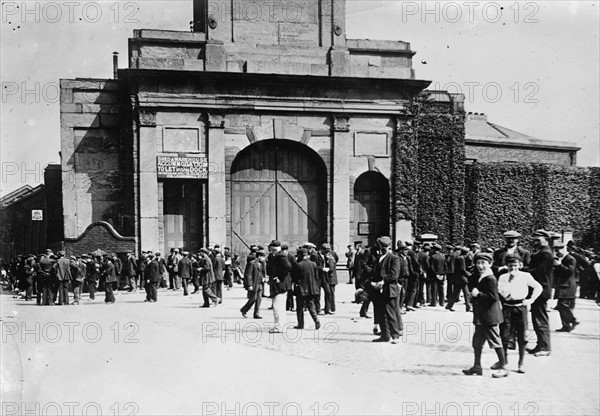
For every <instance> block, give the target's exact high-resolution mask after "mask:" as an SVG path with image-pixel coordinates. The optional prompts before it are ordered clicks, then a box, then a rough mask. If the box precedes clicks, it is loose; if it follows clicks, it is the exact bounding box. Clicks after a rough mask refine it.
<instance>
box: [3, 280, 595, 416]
mask: <svg viewBox="0 0 600 416" xmlns="http://www.w3.org/2000/svg"><path fill="white" fill-rule="evenodd" d="M337 290H338V295H337V298H338V308H337V309H338V310H337V314H336V315H334V316H325V317H321V319H322V325H323V326H322V328H321V330H320V331H318V332H316V331H314V330H313V329H312V324H307V327H308V329H305V330H304V331H297V330H295V329H293V328H292V326H293V324H295V322H296V318H295V314H294V313H291V312H288V323H289V324H291V325H289V329H288V331H287V332H286V333H284V334H269V332H268V329H269V325H270V323H272V314H271V311H269V310H267V307H268V306H269V305H270V301H269V300H268V299H265V300H264V302H263V308H262V309H263V311H262V315H263V317H264V318H265V319H263V320H262V321H260V320H252V319H243V318H242V316H241V315H240V313H239V308H240V307H241V306H242V305H243V302H244V298H245V292H244V291H243V290H242V289H241V288H240V287H235V288H234V289H232V290H231V291H228V292H226V294H225V300H224V302H223V304H222V305H219V306H218V307H217V308H210V309H200V308H199V307H198V306H199V305H200V304H201V301H202V299H201V295H192V296H188V297H183V295H182V292H181V291H179V292H172V291H165V290H164V289H163V290H161V291H160V292H159V301H158V302H157V303H155V304H145V303H144V302H143V300H144V295H143V294H142V293H141V292H138V293H124V292H119V293H118V294H117V302H116V303H115V304H114V305H105V304H104V303H103V296H100V297H98V298H97V299H96V301H95V302H90V301H88V300H87V295H86V296H85V298H84V299H85V300H84V301H83V302H82V304H81V305H80V306H79V307H75V306H69V307H65V306H55V307H37V306H36V305H35V302H25V301H22V300H17V299H13V298H12V297H11V296H10V295H8V294H5V295H4V296H2V351H3V353H2V395H3V396H2V399H3V403H2V414H5V415H16V414H25V413H26V412H32V413H27V414H86V412H87V413H88V414H95V412H101V413H102V414H141V415H148V414H201V413H202V414H209V415H210V414H212V415H221V414H264V415H267V414H273V415H275V414H305V415H315V414H319V415H328V414H331V415H333V414H340V415H350V414H374V413H381V414H405V415H421V414H423V415H424V414H482V413H483V414H505V415H518V414H523V415H534V414H538V415H549V414H555V415H565V414H573V415H582V414H598V408H599V403H600V402H599V391H600V386H599V378H600V369H599V357H600V351H599V319H598V318H599V315H598V313H599V308H598V306H597V305H596V304H595V303H594V302H592V301H583V300H578V304H577V307H576V316H577V317H578V319H579V320H580V321H581V325H580V326H579V327H578V328H577V330H576V331H575V332H573V333H570V334H556V333H553V335H552V348H553V351H552V355H551V356H550V357H543V358H542V357H540V358H535V357H532V356H528V357H526V361H525V364H526V368H527V373H526V374H517V373H516V372H515V371H511V372H510V376H509V377H508V378H506V379H502V380H496V379H493V378H492V377H491V370H487V371H484V375H483V377H476V376H475V377H466V376H464V375H463V374H462V373H461V370H462V369H463V368H466V367H468V366H470V365H471V364H472V349H471V346H470V337H471V331H472V325H471V314H469V313H466V312H464V310H460V307H461V306H462V305H460V304H459V305H457V308H456V309H457V311H456V312H454V313H452V312H449V311H446V310H444V309H443V308H441V307H437V308H431V307H429V308H424V309H421V310H419V311H417V312H409V313H408V314H407V315H404V327H405V328H404V336H403V338H402V342H400V343H399V344H397V345H392V344H373V343H372V342H371V339H372V338H373V335H372V322H371V320H368V319H364V318H363V319H359V318H357V316H358V307H357V305H354V304H352V303H350V300H351V299H352V295H353V286H351V285H346V284H342V285H339V286H338V287H337ZM550 316H551V324H552V328H553V329H556V328H558V327H559V322H560V321H559V317H558V313H557V312H555V311H552V312H551V314H550ZM306 318H307V319H308V321H307V322H310V318H309V316H308V313H306ZM532 337H533V339H534V338H535V335H534V334H533V333H532ZM516 360H517V356H516V352H514V351H511V352H510V354H509V366H508V367H509V369H510V370H515V369H516ZM494 362H495V355H494V353H493V352H492V351H491V350H488V349H486V350H484V356H483V364H484V366H486V367H489V366H490V365H492V364H493V363H494ZM69 411H70V412H71V413H69Z"/></svg>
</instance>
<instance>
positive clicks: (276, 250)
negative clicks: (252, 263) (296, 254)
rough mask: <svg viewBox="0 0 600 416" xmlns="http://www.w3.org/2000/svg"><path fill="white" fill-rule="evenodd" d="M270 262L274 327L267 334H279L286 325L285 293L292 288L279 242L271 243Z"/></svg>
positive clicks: (288, 265)
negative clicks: (271, 255)
mask: <svg viewBox="0 0 600 416" xmlns="http://www.w3.org/2000/svg"><path fill="white" fill-rule="evenodd" d="M271 250H272V254H273V257H272V260H271V262H270V263H271V264H270V265H269V269H270V272H271V275H270V276H269V278H270V284H271V298H272V299H273V318H274V319H275V325H274V326H273V328H271V330H270V331H269V332H271V333H281V332H283V328H284V327H285V324H286V314H285V313H286V311H285V303H286V300H287V292H288V290H290V289H291V288H292V276H291V275H290V272H291V270H292V265H291V263H290V261H289V259H288V257H287V256H286V255H285V254H283V253H282V252H281V242H280V241H276V240H274V241H272V242H271Z"/></svg>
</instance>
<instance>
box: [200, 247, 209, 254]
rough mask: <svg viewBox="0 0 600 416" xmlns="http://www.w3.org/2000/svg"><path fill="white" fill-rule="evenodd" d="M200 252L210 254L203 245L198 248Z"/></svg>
mask: <svg viewBox="0 0 600 416" xmlns="http://www.w3.org/2000/svg"><path fill="white" fill-rule="evenodd" d="M200 252H202V253H205V254H210V251H209V250H208V249H207V248H205V247H202V248H201V249H200Z"/></svg>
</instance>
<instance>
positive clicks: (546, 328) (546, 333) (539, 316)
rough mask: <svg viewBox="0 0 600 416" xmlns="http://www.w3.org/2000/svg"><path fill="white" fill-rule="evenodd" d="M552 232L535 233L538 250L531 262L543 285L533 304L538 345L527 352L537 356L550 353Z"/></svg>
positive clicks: (532, 268)
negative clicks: (549, 312) (549, 303)
mask: <svg viewBox="0 0 600 416" xmlns="http://www.w3.org/2000/svg"><path fill="white" fill-rule="evenodd" d="M549 242H550V233H549V232H548V231H546V230H537V231H535V232H534V233H533V246H534V248H535V249H536V250H537V251H536V252H535V253H534V254H533V255H532V256H531V260H530V262H529V273H531V275H532V276H533V278H534V279H535V280H536V281H537V282H538V283H539V284H541V285H542V294H541V295H540V296H539V297H538V298H537V299H536V300H535V302H533V303H532V304H531V320H532V323H533V330H534V331H535V334H536V336H537V345H536V346H535V347H534V348H531V349H528V350H527V352H529V353H530V354H533V355H534V356H536V357H544V356H548V355H550V323H549V319H548V310H547V303H548V299H550V296H551V294H552V281H553V272H554V253H552V249H551V248H550V245H549Z"/></svg>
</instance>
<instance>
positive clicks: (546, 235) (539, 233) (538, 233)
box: [532, 230, 550, 239]
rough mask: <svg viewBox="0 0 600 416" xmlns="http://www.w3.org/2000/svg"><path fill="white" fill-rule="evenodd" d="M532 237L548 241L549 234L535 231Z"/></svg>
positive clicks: (543, 231)
mask: <svg viewBox="0 0 600 416" xmlns="http://www.w3.org/2000/svg"><path fill="white" fill-rule="evenodd" d="M532 235H533V237H544V238H547V239H550V233H549V232H548V231H546V230H535V231H534V233H533V234H532Z"/></svg>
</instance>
